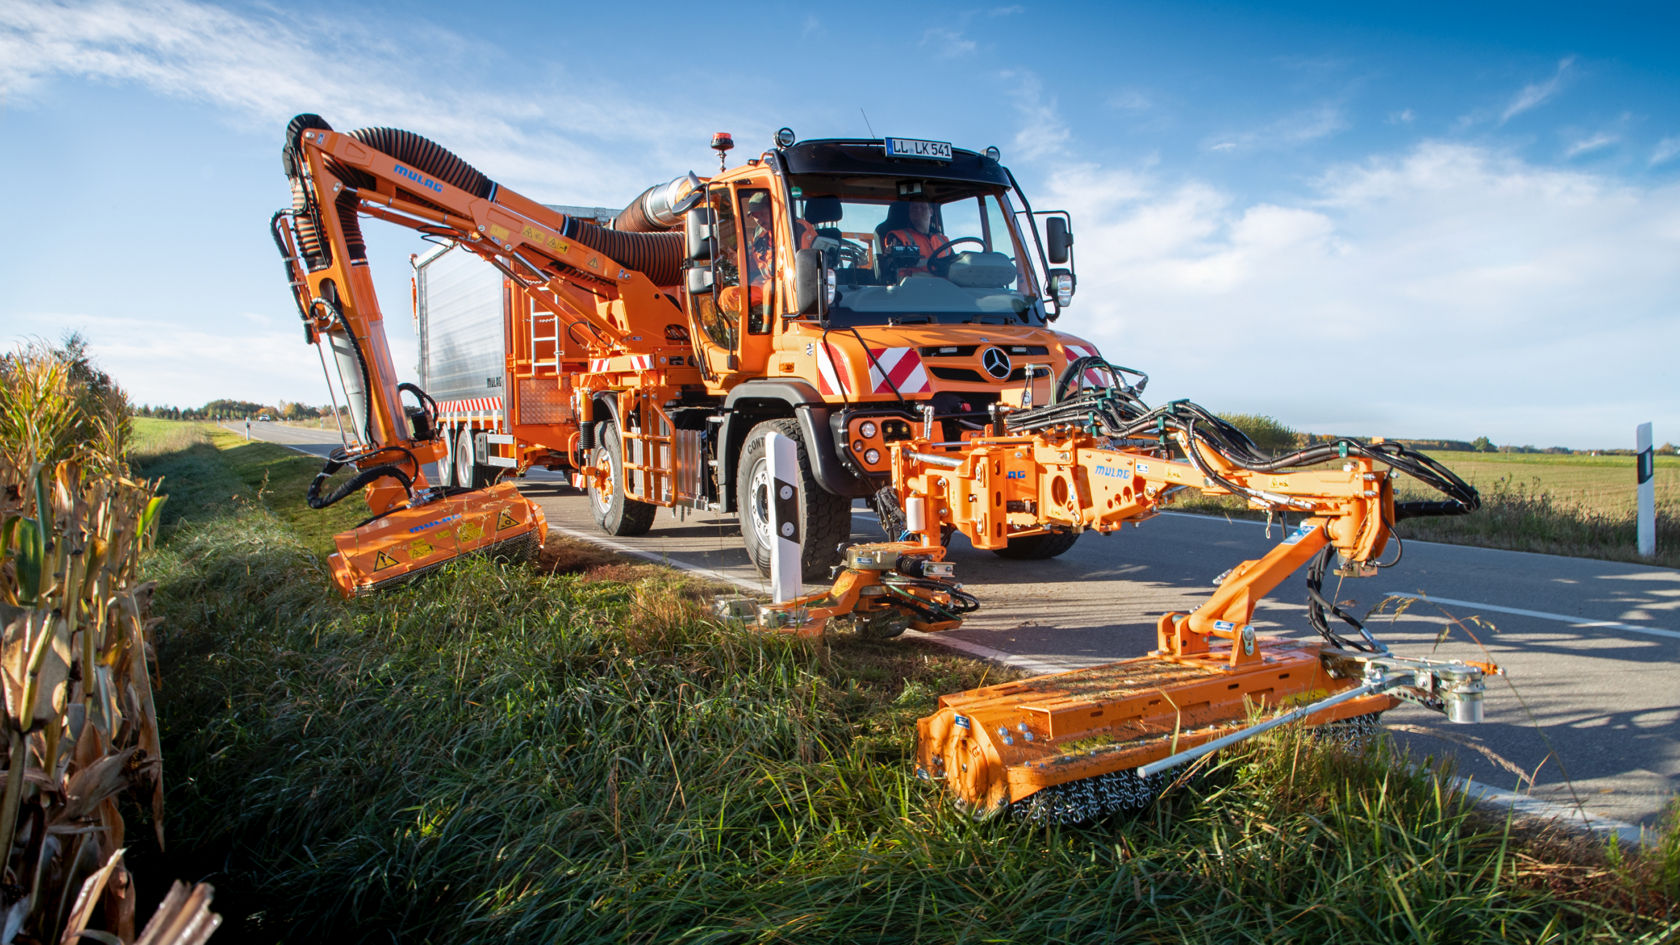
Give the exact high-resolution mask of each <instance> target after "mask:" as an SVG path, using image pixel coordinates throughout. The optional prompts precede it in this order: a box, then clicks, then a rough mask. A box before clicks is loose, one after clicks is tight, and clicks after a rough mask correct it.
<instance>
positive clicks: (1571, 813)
mask: <svg viewBox="0 0 1680 945" xmlns="http://www.w3.org/2000/svg"><path fill="white" fill-rule="evenodd" d="M1452 781H1453V786H1454V787H1456V788H1458V789H1459V790H1460V791H1462V792H1464V793H1465V794H1468V795H1469V796H1470V797H1472V798H1475V799H1476V800H1478V801H1481V802H1482V803H1485V804H1493V805H1496V806H1499V807H1508V808H1510V809H1511V810H1513V811H1515V812H1516V813H1517V814H1519V815H1521V816H1526V817H1538V818H1540V819H1541V820H1557V821H1561V822H1562V823H1563V825H1564V826H1566V827H1573V828H1575V829H1578V830H1586V831H1589V832H1591V833H1594V834H1599V835H1604V834H1615V835H1616V838H1617V839H1618V840H1620V841H1621V842H1622V843H1627V844H1632V845H1633V846H1635V847H1638V846H1639V844H1640V843H1641V842H1642V841H1644V840H1646V839H1647V837H1646V833H1645V831H1643V830H1641V829H1640V828H1638V827H1636V826H1634V825H1633V824H1630V823H1626V822H1624V821H1620V820H1615V819H1613V818H1610V817H1600V816H1599V815H1597V814H1589V813H1587V812H1586V811H1584V810H1582V809H1581V808H1579V807H1576V806H1575V805H1573V804H1559V803H1557V802H1555V801H1545V800H1541V799H1540V798H1538V797H1531V796H1529V795H1527V794H1518V793H1517V792H1515V791H1504V790H1500V789H1499V788H1496V787H1489V786H1487V785H1486V784H1480V783H1478V782H1475V781H1471V780H1469V779H1467V778H1460V777H1454V778H1453V779H1452ZM1649 839H1650V841H1651V842H1652V843H1655V842H1656V839H1657V835H1656V834H1655V833H1654V832H1653V833H1651V834H1650V836H1649Z"/></svg>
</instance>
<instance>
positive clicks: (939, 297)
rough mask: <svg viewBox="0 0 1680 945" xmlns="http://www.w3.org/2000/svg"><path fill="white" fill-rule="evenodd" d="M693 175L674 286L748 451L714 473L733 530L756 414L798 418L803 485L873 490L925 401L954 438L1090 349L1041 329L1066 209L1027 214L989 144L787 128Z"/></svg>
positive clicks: (1063, 290) (730, 426)
mask: <svg viewBox="0 0 1680 945" xmlns="http://www.w3.org/2000/svg"><path fill="white" fill-rule="evenodd" d="M703 186H704V192H703V194H701V195H698V196H697V198H696V201H695V203H694V205H693V208H692V209H691V210H689V211H688V214H687V220H686V227H685V229H686V234H687V239H686V242H685V246H686V255H687V260H686V264H685V265H686V273H685V276H686V278H685V285H684V293H683V294H684V298H685V304H686V307H687V311H688V315H689V319H690V324H691V327H692V330H693V334H694V338H695V342H696V350H697V354H698V356H699V357H698V360H699V361H700V364H701V366H702V372H703V374H704V375H705V377H704V379H705V382H706V386H707V388H708V390H709V391H710V392H712V393H715V394H717V395H719V396H722V397H723V398H724V399H725V401H726V404H727V405H728V407H729V409H728V410H726V411H725V412H724V413H723V419H722V423H721V428H720V430H719V437H720V442H719V444H718V446H719V453H720V455H722V456H725V457H736V456H740V457H743V459H742V461H741V462H740V463H725V464H724V472H723V473H722V476H723V477H724V478H733V479H735V480H737V481H736V482H735V483H727V482H726V483H721V485H722V486H723V490H722V491H723V492H724V493H725V495H726V497H727V498H726V499H725V503H726V507H728V508H731V509H733V510H736V511H738V512H740V513H741V516H742V521H743V532H744V533H745V532H749V531H750V530H751V528H752V527H753V523H752V521H751V520H752V519H753V518H754V509H753V507H752V506H753V505H754V504H755V503H756V502H757V498H756V497H757V496H758V492H757V491H755V488H749V487H748V485H747V482H746V481H747V480H752V479H753V478H754V476H755V475H757V476H758V477H759V478H762V474H761V473H755V471H754V470H753V469H752V468H751V466H752V463H751V461H749V460H748V459H747V458H746V457H748V456H749V454H753V450H752V444H751V442H750V441H751V439H752V438H753V436H754V435H755V433H756V432H758V431H761V430H762V428H763V426H764V424H765V423H766V422H767V421H770V420H775V419H778V418H781V417H791V418H793V419H796V420H797V421H798V423H799V433H800V437H801V439H802V446H803V447H804V449H805V450H806V451H807V452H808V453H809V456H810V463H811V476H812V480H813V485H815V486H818V487H820V489H821V490H822V491H823V492H826V493H828V494H830V495H832V496H834V497H836V498H837V499H838V500H840V501H842V502H845V503H846V504H848V505H849V500H850V499H851V498H852V497H859V496H867V495H871V494H873V493H874V492H876V491H877V490H878V489H880V488H881V487H882V486H884V485H886V483H887V478H888V469H889V464H890V458H891V457H890V449H891V444H892V442H893V441H895V440H898V439H903V438H906V437H908V436H909V435H910V433H911V431H912V430H913V429H919V428H920V425H921V424H923V423H925V422H927V420H928V418H929V416H930V413H929V411H930V410H931V417H932V419H933V421H934V422H935V423H937V424H939V427H940V430H941V432H942V434H943V437H944V438H946V439H960V438H962V437H963V436H964V435H965V434H966V433H969V432H979V431H980V430H981V429H982V427H983V426H984V424H985V423H986V422H987V418H988V411H989V410H990V408H991V407H992V405H994V404H997V403H999V402H1003V403H1007V404H1012V405H1015V406H1019V405H1021V403H1022V402H1023V401H1025V402H1027V403H1031V402H1035V401H1036V402H1039V403H1042V402H1044V400H1045V399H1047V398H1048V396H1049V393H1050V387H1051V383H1052V379H1053V378H1055V377H1057V376H1059V375H1060V374H1061V372H1062V371H1063V370H1064V369H1065V368H1066V366H1067V365H1068V364H1069V363H1071V362H1072V361H1074V360H1077V359H1078V358H1080V357H1084V356H1091V355H1095V354H1096V349H1095V347H1094V346H1092V345H1090V344H1089V343H1087V342H1084V341H1082V340H1080V339H1076V338H1071V337H1069V336H1066V335H1063V334H1061V333H1059V332H1056V331H1054V330H1053V329H1052V328H1051V327H1050V324H1051V322H1053V321H1054V320H1055V319H1056V317H1057V316H1058V315H1059V314H1060V311H1061V309H1062V308H1063V307H1065V306H1066V305H1067V304H1068V302H1069V300H1070V298H1071V295H1072V289H1073V274H1072V237H1071V233H1070V230H1069V227H1068V221H1067V216H1066V214H1065V213H1061V212H1049V213H1034V212H1033V211H1032V209H1031V207H1030V205H1029V204H1028V202H1027V200H1026V198H1025V196H1024V195H1023V194H1022V193H1021V192H1020V190H1019V189H1018V188H1017V187H1016V185H1015V181H1014V178H1013V176H1012V175H1011V174H1010V173H1009V171H1008V169H1007V168H1005V167H1004V166H1003V165H1002V164H1001V163H1000V162H999V160H998V154H997V152H996V150H995V149H988V152H986V153H979V152H974V151H968V150H964V149H961V148H955V147H952V146H951V145H950V144H949V143H946V142H938V141H926V140H920V139H904V138H886V139H855V138H846V139H818V140H811V141H796V140H795V139H794V136H793V134H792V133H791V132H790V131H787V130H786V129H784V130H783V131H782V132H781V133H780V134H779V135H778V139H777V147H776V148H774V149H773V150H771V151H767V152H765V153H764V154H763V155H762V156H760V157H759V158H756V159H753V160H750V161H748V162H746V163H745V164H743V165H740V166H739V167H736V168H733V169H731V170H728V171H723V172H720V173H719V174H718V175H717V176H715V177H712V178H711V179H710V180H708V181H706V182H705V183H704V185H703ZM1041 223H1042V224H1043V233H1042V234H1041V232H1040V224H1041ZM731 467H733V468H731ZM731 485H733V486H734V488H730V486H731ZM759 524H760V525H767V520H765V521H764V522H760V523H759ZM752 544H753V542H752V541H751V536H750V535H749V536H748V545H749V547H751V546H752Z"/></svg>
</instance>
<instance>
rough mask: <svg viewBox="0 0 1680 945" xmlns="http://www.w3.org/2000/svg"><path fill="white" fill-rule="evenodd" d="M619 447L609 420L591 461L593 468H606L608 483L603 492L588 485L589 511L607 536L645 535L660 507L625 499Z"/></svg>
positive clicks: (597, 441) (599, 437)
mask: <svg viewBox="0 0 1680 945" xmlns="http://www.w3.org/2000/svg"><path fill="white" fill-rule="evenodd" d="M618 443H619V438H618V425H617V424H616V423H613V422H612V421H611V420H608V421H606V422H604V423H602V424H601V425H600V427H599V432H598V433H597V434H596V436H595V449H594V451H593V452H592V453H591V454H590V458H591V460H592V462H593V464H594V465H596V466H600V465H602V464H603V463H604V464H605V465H606V467H607V475H608V482H607V488H606V490H605V491H601V490H599V489H597V488H596V487H595V486H594V485H593V484H591V485H590V487H589V511H590V513H591V514H593V515H594V516H595V524H596V525H599V526H601V531H604V532H606V533H607V534H609V535H613V536H617V537H624V538H629V537H632V536H635V535H646V534H647V533H648V529H650V528H652V527H653V514H654V513H655V512H657V511H659V506H657V505H654V504H653V503H651V502H642V501H639V500H636V499H632V498H629V497H627V496H625V494H624V457H623V455H621V454H620V452H619V448H618Z"/></svg>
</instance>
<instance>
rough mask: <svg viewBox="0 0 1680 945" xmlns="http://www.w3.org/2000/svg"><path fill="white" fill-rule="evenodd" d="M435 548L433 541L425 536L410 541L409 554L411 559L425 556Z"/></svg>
mask: <svg viewBox="0 0 1680 945" xmlns="http://www.w3.org/2000/svg"><path fill="white" fill-rule="evenodd" d="M434 550H435V549H433V548H432V543H431V542H429V541H427V540H426V539H424V538H416V539H414V540H413V541H411V542H409V543H408V556H409V558H411V559H418V558H424V557H426V556H427V555H429V554H431V553H432V552H433V551H434Z"/></svg>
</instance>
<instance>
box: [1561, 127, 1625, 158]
mask: <svg viewBox="0 0 1680 945" xmlns="http://www.w3.org/2000/svg"><path fill="white" fill-rule="evenodd" d="M1621 140H1622V139H1621V136H1620V135H1613V134H1609V133H1608V132H1602V131H1601V132H1599V133H1597V134H1592V135H1588V136H1587V137H1585V138H1580V139H1578V140H1576V141H1573V142H1571V143H1570V145H1569V147H1567V148H1565V149H1564V152H1563V156H1564V157H1565V158H1577V157H1580V156H1581V155H1583V154H1590V153H1592V152H1593V151H1601V150H1603V149H1605V148H1608V147H1610V146H1611V145H1613V144H1615V143H1617V142H1618V141H1621Z"/></svg>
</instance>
